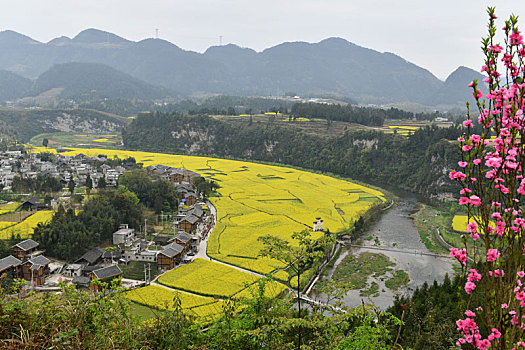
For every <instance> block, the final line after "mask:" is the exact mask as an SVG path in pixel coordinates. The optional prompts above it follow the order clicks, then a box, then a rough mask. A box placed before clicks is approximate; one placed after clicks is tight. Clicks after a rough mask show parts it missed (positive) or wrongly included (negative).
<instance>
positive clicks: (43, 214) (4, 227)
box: [0, 210, 54, 239]
mask: <svg viewBox="0 0 525 350" xmlns="http://www.w3.org/2000/svg"><path fill="white" fill-rule="evenodd" d="M53 213H54V212H53V211H52V210H41V211H37V212H35V213H34V214H32V215H31V216H28V217H27V218H25V219H24V220H23V221H22V222H19V223H18V222H8V221H0V239H9V238H10V237H11V235H12V234H13V235H15V236H16V235H18V234H20V237H21V238H22V239H26V238H30V237H31V235H32V234H33V229H34V228H35V227H36V225H38V224H39V223H41V222H47V221H48V220H51V218H52V217H53Z"/></svg>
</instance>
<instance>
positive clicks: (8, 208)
mask: <svg viewBox="0 0 525 350" xmlns="http://www.w3.org/2000/svg"><path fill="white" fill-rule="evenodd" d="M21 205H22V203H21V202H10V203H7V204H4V205H1V206H0V215H2V214H7V213H12V212H14V211H15V210H16V209H18V207H19V206H21Z"/></svg>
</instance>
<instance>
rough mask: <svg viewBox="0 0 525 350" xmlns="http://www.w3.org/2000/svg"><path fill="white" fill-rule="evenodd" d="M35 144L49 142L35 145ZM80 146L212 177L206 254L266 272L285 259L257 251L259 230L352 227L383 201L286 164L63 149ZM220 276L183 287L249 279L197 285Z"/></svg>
mask: <svg viewBox="0 0 525 350" xmlns="http://www.w3.org/2000/svg"><path fill="white" fill-rule="evenodd" d="M36 151H49V149H44V148H36ZM78 153H84V154H86V155H88V156H93V155H98V154H106V155H107V156H109V157H113V156H115V155H116V156H118V157H120V158H127V157H134V158H135V159H136V160H137V162H142V163H144V166H148V165H156V164H164V165H168V166H172V167H180V168H187V169H190V170H193V171H196V172H198V173H200V174H202V175H203V176H205V177H206V178H208V179H210V180H213V181H215V182H217V183H218V184H219V186H220V188H219V189H218V190H217V192H218V196H217V197H212V198H210V201H211V202H212V203H213V205H214V206H215V208H216V209H217V225H216V226H215V228H214V229H213V231H212V234H211V236H210V238H209V241H208V251H207V253H208V255H209V256H210V257H212V258H213V259H216V260H219V261H222V262H225V263H228V264H232V265H237V266H239V267H242V268H245V269H248V270H251V271H254V272H257V273H263V274H265V273H269V272H272V271H274V270H275V269H277V268H281V267H282V265H281V264H280V263H278V262H277V261H273V260H270V259H262V258H261V257H259V256H258V254H259V251H260V249H261V248H262V244H261V243H260V242H259V241H258V240H257V239H258V237H260V236H263V235H267V234H271V235H275V236H279V237H280V238H283V239H290V238H291V235H292V234H293V233H294V232H298V231H302V230H304V229H305V228H309V229H311V227H312V225H313V221H314V220H315V218H316V217H321V218H322V219H323V220H324V228H325V229H329V230H330V231H331V232H340V231H343V230H345V229H347V228H349V227H351V226H352V225H353V223H354V221H355V220H357V219H358V218H359V216H360V215H362V214H363V213H364V212H365V211H366V210H368V209H369V208H370V207H371V206H374V205H376V204H378V203H381V202H383V201H384V200H385V199H384V196H383V194H382V193H381V192H379V191H376V190H373V189H370V188H368V187H365V186H361V185H358V184H355V183H352V182H348V181H344V180H340V179H335V178H332V177H329V176H325V175H320V174H314V173H309V172H305V171H301V170H296V169H292V168H286V167H278V166H270V165H263V164H256V163H249V162H242V161H233V160H224V159H213V158H206V157H192V156H180V155H167V154H159V153H147V152H134V151H120V150H101V149H84V148H72V149H71V151H70V152H65V153H62V154H65V155H74V154H78ZM321 234H322V233H320V232H314V233H313V236H314V237H315V236H317V237H319V236H320V235H321ZM202 265H203V264H202ZM222 267H223V268H226V269H231V270H233V268H229V267H224V266H222ZM213 268H214V267H213V266H212V265H210V266H207V265H206V266H201V264H199V263H192V264H189V265H187V266H184V267H183V268H180V267H179V268H178V269H176V270H175V271H174V272H173V276H178V274H179V273H182V272H180V271H179V272H177V271H178V270H181V271H185V270H186V269H188V270H189V271H190V272H191V270H194V271H193V273H194V276H198V277H196V279H195V282H197V281H199V278H200V276H203V275H204V274H205V273H206V272H207V271H208V272H209V271H213ZM183 269H184V270H183ZM196 271H202V274H201V275H199V274H196V273H195V272H196ZM236 272H239V271H236ZM199 273H200V272H199ZM228 275H229V274H228ZM168 276H171V275H166V277H164V276H163V277H162V278H161V280H160V282H161V283H166V281H167V280H168ZM221 276H223V274H222V272H221V273H219V272H217V273H212V274H211V275H210V274H206V283H201V285H199V286H191V287H189V285H188V284H186V285H185V287H184V289H186V290H188V291H193V292H196V293H201V294H206V295H224V296H231V295H232V294H235V293H236V292H237V291H239V290H241V289H240V288H239V286H242V285H243V284H244V282H245V281H246V280H245V278H244V277H240V275H239V274H235V273H233V272H232V273H231V275H230V277H229V278H233V279H235V282H234V283H232V286H230V287H227V288H230V289H226V290H225V291H217V290H213V291H212V292H209V291H206V290H204V291H203V290H202V288H215V286H217V285H219V284H221V283H224V281H221ZM274 277H275V278H277V279H280V280H282V281H286V282H288V281H289V279H290V276H288V275H287V273H286V272H284V271H279V272H277V273H276V274H275V275H274ZM181 278H183V277H181ZM163 280H164V282H162V281H163ZM171 280H172V282H173V283H172V285H173V286H174V287H176V288H183V285H182V284H181V281H182V280H178V277H174V278H172V279H171ZM247 281H250V279H247ZM251 282H253V280H251ZM167 283H170V282H167ZM167 283H166V284H167ZM204 285H206V286H208V287H204ZM233 285H236V286H237V287H234V286H233ZM234 289H235V290H234Z"/></svg>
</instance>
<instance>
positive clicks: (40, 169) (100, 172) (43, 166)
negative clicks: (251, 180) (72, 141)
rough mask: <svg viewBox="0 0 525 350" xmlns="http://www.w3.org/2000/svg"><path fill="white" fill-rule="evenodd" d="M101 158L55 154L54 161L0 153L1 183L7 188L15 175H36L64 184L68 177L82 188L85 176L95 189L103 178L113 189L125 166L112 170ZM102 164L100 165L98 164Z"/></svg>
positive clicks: (20, 154)
mask: <svg viewBox="0 0 525 350" xmlns="http://www.w3.org/2000/svg"><path fill="white" fill-rule="evenodd" d="M106 161H107V158H106V157H104V156H100V157H99V156H94V157H88V156H86V155H84V154H77V155H75V156H72V157H70V156H64V155H62V154H58V155H57V157H56V161H55V162H51V161H48V160H42V159H41V158H39V157H37V154H36V153H30V154H22V152H21V151H7V152H3V153H0V184H2V185H3V187H4V189H10V188H11V185H12V183H13V179H14V177H15V176H17V175H18V176H20V177H22V178H35V177H36V176H37V175H38V174H44V175H46V174H47V175H49V176H52V177H55V178H58V179H59V180H60V181H61V182H62V183H63V184H64V185H66V184H67V183H68V182H69V180H70V179H71V178H73V179H74V180H75V182H76V183H79V184H82V185H85V184H86V179H87V177H88V175H89V176H90V177H91V180H92V184H93V187H94V188H96V187H97V186H98V183H99V181H100V179H102V178H104V180H105V181H106V185H107V186H116V185H117V181H118V177H119V176H120V175H121V174H122V173H123V172H124V171H125V170H126V168H125V167H124V166H116V167H111V166H109V165H107V164H104V162H106ZM101 163H102V165H100V164H101Z"/></svg>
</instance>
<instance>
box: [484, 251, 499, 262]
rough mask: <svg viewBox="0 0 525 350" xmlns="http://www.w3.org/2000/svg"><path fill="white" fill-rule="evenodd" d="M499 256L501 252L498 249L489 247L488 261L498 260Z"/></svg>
mask: <svg viewBox="0 0 525 350" xmlns="http://www.w3.org/2000/svg"><path fill="white" fill-rule="evenodd" d="M499 256H500V253H499V251H498V250H497V249H489V250H488V251H487V261H488V262H493V261H496V259H498V258H499Z"/></svg>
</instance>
